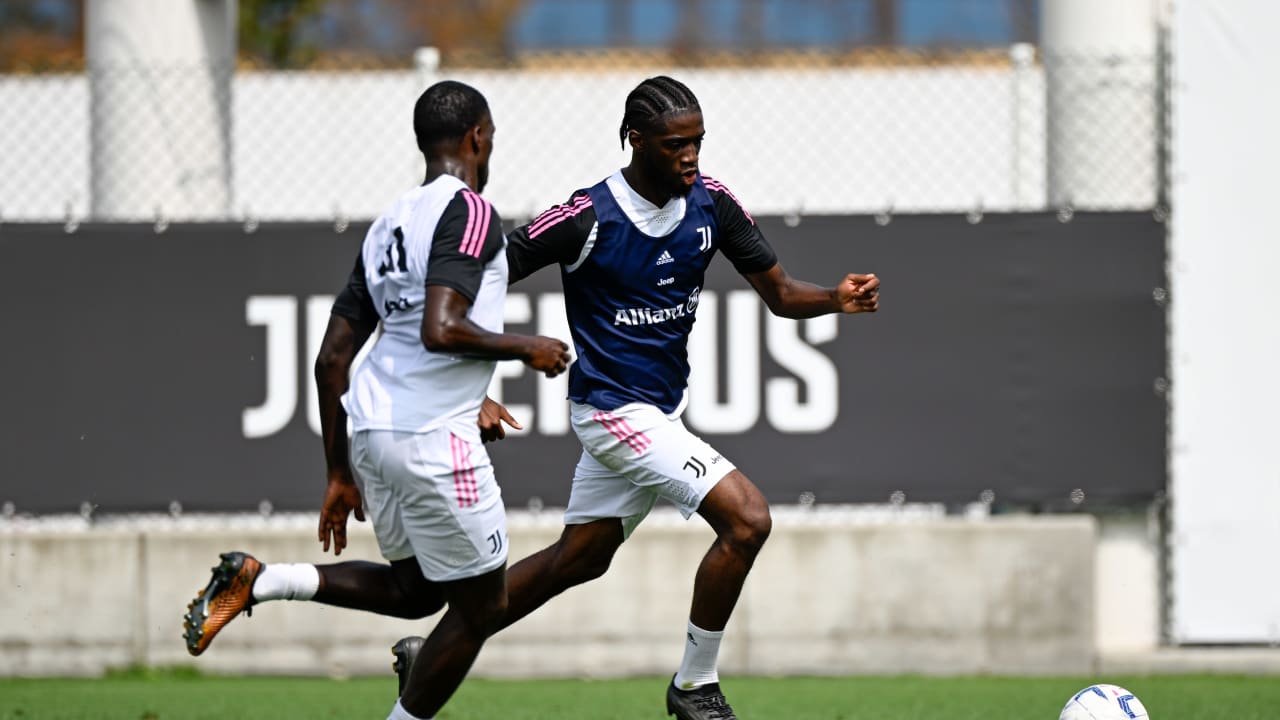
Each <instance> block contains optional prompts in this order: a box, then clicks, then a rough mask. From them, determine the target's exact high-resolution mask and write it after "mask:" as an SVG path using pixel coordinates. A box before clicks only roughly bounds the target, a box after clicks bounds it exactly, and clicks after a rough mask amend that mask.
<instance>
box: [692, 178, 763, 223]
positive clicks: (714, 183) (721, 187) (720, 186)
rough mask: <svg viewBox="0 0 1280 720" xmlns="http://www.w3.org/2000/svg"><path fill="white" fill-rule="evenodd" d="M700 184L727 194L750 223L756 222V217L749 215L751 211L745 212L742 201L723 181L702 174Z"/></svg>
mask: <svg viewBox="0 0 1280 720" xmlns="http://www.w3.org/2000/svg"><path fill="white" fill-rule="evenodd" d="M702 184H703V185H706V186H707V189H708V190H716V191H718V192H722V193H724V194H725V195H728V196H729V198H730V199H732V200H733V201H734V202H735V203H737V205H738V208H739V209H740V210H742V214H743V215H746V216H747V220H750V221H751V224H752V225H755V224H756V219H755V218H753V217H751V213H749V212H747V208H746V207H744V206H743V204H742V201H741V200H739V199H738V196H737V195H734V194H733V191H732V190H730V189H729V188H727V187H725V184H724V183H722V182H720V181H719V180H716V179H715V178H713V177H707V176H706V175H703V176H702Z"/></svg>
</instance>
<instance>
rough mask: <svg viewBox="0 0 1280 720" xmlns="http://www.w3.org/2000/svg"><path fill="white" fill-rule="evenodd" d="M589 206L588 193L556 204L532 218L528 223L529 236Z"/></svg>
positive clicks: (534, 235)
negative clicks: (568, 201) (567, 201)
mask: <svg viewBox="0 0 1280 720" xmlns="http://www.w3.org/2000/svg"><path fill="white" fill-rule="evenodd" d="M589 207H591V196H590V195H579V196H578V197H576V198H574V199H573V202H571V203H565V204H563V205H557V206H555V207H553V208H551V209H550V210H548V211H546V212H544V213H542V214H541V215H539V216H538V217H536V218H534V219H533V222H531V223H529V237H530V238H535V237H537V236H539V235H541V234H542V233H543V232H545V231H546V230H547V229H548V228H551V227H554V226H556V225H559V224H560V223H562V222H564V221H565V220H568V219H569V218H571V217H575V216H577V215H579V214H581V213H582V211H583V210H586V209H587V208H589Z"/></svg>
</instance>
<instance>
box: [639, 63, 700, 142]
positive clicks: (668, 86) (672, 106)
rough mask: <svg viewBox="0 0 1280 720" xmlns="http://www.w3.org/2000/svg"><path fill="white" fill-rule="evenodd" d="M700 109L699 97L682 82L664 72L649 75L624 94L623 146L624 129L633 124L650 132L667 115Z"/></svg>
mask: <svg viewBox="0 0 1280 720" xmlns="http://www.w3.org/2000/svg"><path fill="white" fill-rule="evenodd" d="M701 110H702V108H701V107H700V106H699V105H698V98H697V97H695V96H694V94H693V91H692V90H690V89H689V88H688V87H686V86H685V84H684V83H682V82H680V81H679V80H674V79H672V78H669V77H667V76H666V75H658V76H657V77H651V78H649V79H647V80H645V81H644V82H642V83H640V84H639V85H637V86H636V89H635V90H632V91H631V93H630V94H629V95H627V109H626V111H625V112H624V113H623V115H622V127H621V128H619V130H618V139H619V140H620V141H621V143H622V147H623V148H626V146H627V133H628V132H629V131H630V130H631V129H632V128H635V129H637V130H640V131H642V132H646V131H647V132H652V131H653V130H656V129H657V127H658V123H659V122H661V121H662V120H664V119H666V118H670V117H675V116H677V115H684V114H686V113H690V112H699V111H701Z"/></svg>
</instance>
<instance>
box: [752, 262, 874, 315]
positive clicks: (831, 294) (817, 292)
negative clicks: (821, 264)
mask: <svg viewBox="0 0 1280 720" xmlns="http://www.w3.org/2000/svg"><path fill="white" fill-rule="evenodd" d="M744 277H746V279H747V282H749V283H751V287H753V288H755V291H756V293H757V294H759V295H760V298H761V299H762V300H764V303H765V305H767V306H768V307H769V311H770V312H772V313H773V314H774V315H778V316H779V317H786V318H796V319H800V318H811V317H816V316H818V315H827V314H830V313H862V312H875V311H876V310H878V309H879V308H880V278H878V277H876V276H875V275H864V274H855V273H850V274H848V275H845V276H844V279H842V280H841V281H840V283H839V284H837V285H836V286H835V287H830V288H827V287H822V286H820V285H814V284H813V283H809V282H804V281H803V280H796V279H795V278H793V277H791V276H790V275H788V274H787V271H786V270H785V269H783V267H782V264H781V263H774V265H773V267H771V268H769V269H768V270H765V271H763V272H757V273H747V274H746V275H744Z"/></svg>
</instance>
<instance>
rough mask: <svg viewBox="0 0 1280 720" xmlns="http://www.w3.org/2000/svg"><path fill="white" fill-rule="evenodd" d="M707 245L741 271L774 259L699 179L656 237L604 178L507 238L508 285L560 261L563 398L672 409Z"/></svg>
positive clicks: (740, 215)
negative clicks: (568, 353) (564, 326)
mask: <svg viewBox="0 0 1280 720" xmlns="http://www.w3.org/2000/svg"><path fill="white" fill-rule="evenodd" d="M617 177H619V178H620V177H621V176H620V175H618V176H617ZM624 182H625V181H624ZM674 204H675V203H674V202H673V203H668V206H667V207H672V206H673V205H674ZM664 210H665V208H664ZM716 251H720V252H723V253H724V254H725V256H726V257H727V258H729V260H730V262H732V263H733V265H734V267H735V268H736V269H737V270H738V272H740V273H743V274H748V273H755V272H763V271H765V270H768V269H770V268H771V267H773V265H774V264H775V263H776V262H777V256H776V255H775V254H774V252H773V249H772V248H771V247H770V246H769V243H768V242H767V241H766V240H765V238H764V236H763V235H762V234H761V233H760V230H759V228H757V227H756V224H755V220H754V219H752V217H751V215H750V214H748V213H747V212H746V211H745V210H744V209H743V208H742V206H741V205H740V204H739V203H738V200H737V198H735V197H734V196H733V194H732V193H730V192H729V190H728V189H727V188H725V187H724V185H722V184H720V183H719V182H718V181H716V180H713V179H711V178H708V177H705V176H699V177H698V179H697V180H696V181H695V183H694V185H693V187H692V188H691V189H690V191H689V194H688V195H687V196H686V198H685V203H684V217H683V218H682V219H681V220H680V221H679V223H678V224H677V225H676V226H675V228H674V229H672V230H671V231H670V232H668V233H667V234H665V235H663V236H662V237H653V236H650V235H647V234H645V233H644V232H642V231H641V230H640V229H638V228H637V227H636V225H635V223H634V222H633V221H632V219H631V218H629V217H628V216H627V214H626V213H625V212H624V211H623V209H622V208H621V207H620V206H619V204H618V202H617V200H616V199H615V198H614V195H613V190H612V189H611V188H610V187H609V184H608V181H607V180H605V181H601V182H599V183H597V184H595V185H593V186H592V187H590V188H587V189H585V190H579V191H578V192H575V193H574V194H573V196H572V197H571V198H570V199H569V201H568V202H566V203H564V204H563V205H557V206H555V207H553V208H551V209H550V210H548V211H546V212H544V213H542V214H541V215H539V216H538V217H536V218H534V219H533V221H531V222H530V223H529V224H527V225H525V226H523V227H520V228H518V229H517V230H515V231H514V232H513V233H511V234H510V235H509V236H508V237H507V262H508V266H509V268H510V270H509V279H510V281H511V282H515V281H517V280H519V279H520V278H523V277H526V276H528V275H529V274H531V273H532V272H534V271H536V270H537V269H539V268H541V267H544V266H546V265H549V264H551V263H553V262H555V263H559V264H560V266H561V268H560V271H561V279H562V282H563V284H564V292H565V311H566V315H567V316H568V319H569V327H570V331H571V333H572V335H573V342H574V349H575V351H576V352H577V354H578V360H577V362H576V363H574V364H573V366H572V367H570V369H569V397H570V399H572V400H574V401H575V402H580V403H586V404H589V405H592V406H593V407H597V408H600V409H602V410H615V409H617V408H619V407H621V406H623V405H627V404H629V403H635V402H640V403H645V404H649V405H654V406H657V407H658V408H660V409H661V410H662V411H663V412H666V413H671V412H673V411H675V410H676V409H677V408H678V407H679V405H680V403H681V401H682V399H683V397H684V390H685V387H686V386H687V384H688V378H689V359H688V351H687V348H688V340H689V333H690V331H692V329H693V322H694V318H695V313H696V311H697V307H698V297H699V295H700V293H701V292H702V286H703V281H704V278H705V275H706V270H707V266H708V265H709V264H710V263H711V258H712V257H713V256H714V255H715V253H716Z"/></svg>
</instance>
